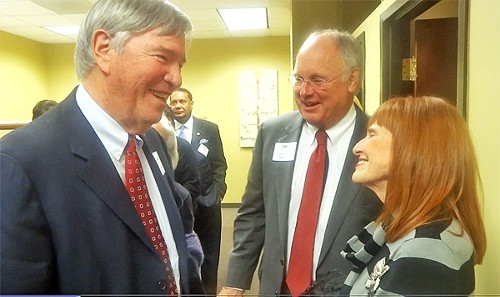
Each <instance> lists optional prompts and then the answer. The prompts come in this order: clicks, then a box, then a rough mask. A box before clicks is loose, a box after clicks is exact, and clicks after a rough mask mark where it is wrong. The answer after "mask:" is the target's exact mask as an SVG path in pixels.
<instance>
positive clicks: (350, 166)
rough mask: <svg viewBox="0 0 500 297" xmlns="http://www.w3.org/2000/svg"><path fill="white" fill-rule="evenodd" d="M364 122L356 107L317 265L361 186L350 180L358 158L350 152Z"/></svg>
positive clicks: (360, 112) (328, 247)
mask: <svg viewBox="0 0 500 297" xmlns="http://www.w3.org/2000/svg"><path fill="white" fill-rule="evenodd" d="M366 123H367V120H366V116H365V114H364V113H363V111H361V110H360V109H358V108H356V123H355V126H354V132H353V135H352V137H351V141H350V143H349V148H348V151H347V152H348V153H347V156H346V160H345V162H344V168H343V169H342V174H341V176H340V180H339V185H338V190H337V193H336V194H335V199H334V200H333V206H332V211H331V213H330V217H329V218H328V225H327V227H326V230H325V238H324V240H323V246H322V248H321V253H320V256H319V262H318V266H319V264H320V263H321V261H323V259H325V257H326V255H327V254H328V250H329V249H330V247H331V245H332V244H333V242H334V240H335V238H336V237H337V234H338V232H339V230H340V227H341V226H342V223H343V222H344V219H345V217H346V215H347V213H348V211H349V208H350V207H351V204H352V203H353V201H354V198H355V196H356V194H357V192H358V191H359V190H360V188H361V186H360V185H358V184H355V183H353V182H352V174H353V173H354V167H355V165H356V162H357V159H358V158H357V157H356V156H355V155H354V154H352V153H351V152H352V148H353V147H354V145H355V144H356V143H358V141H359V140H361V139H362V138H363V137H364V135H365V131H366Z"/></svg>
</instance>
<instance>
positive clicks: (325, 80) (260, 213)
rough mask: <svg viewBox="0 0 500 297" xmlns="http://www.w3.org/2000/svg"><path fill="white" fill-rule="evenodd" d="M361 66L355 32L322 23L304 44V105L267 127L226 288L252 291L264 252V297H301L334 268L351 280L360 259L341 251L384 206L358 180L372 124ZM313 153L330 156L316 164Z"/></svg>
mask: <svg viewBox="0 0 500 297" xmlns="http://www.w3.org/2000/svg"><path fill="white" fill-rule="evenodd" d="M360 72H361V69H360V50H359V48H358V45H357V43H356V40H355V39H354V38H353V37H352V36H351V35H350V34H349V33H347V32H341V31H338V30H335V29H327V30H321V31H316V32H314V33H313V34H311V35H310V36H309V37H308V38H307V39H306V41H305V42H304V44H303V45H302V46H301V48H300V50H299V53H298V55H297V58H296V63H295V68H294V71H293V75H291V76H290V77H289V81H290V83H291V84H292V87H293V91H294V95H295V101H296V103H297V106H298V109H299V110H298V111H295V112H291V113H288V114H284V115H281V116H279V117H276V118H273V119H270V120H268V121H266V122H264V123H263V124H262V125H261V127H260V129H259V134H258V136H257V140H256V143H255V149H254V154H253V160H252V164H251V168H250V172H249V177H248V184H247V186H246V189H245V193H244V195H243V199H242V205H241V207H240V208H239V210H238V215H237V217H236V219H235V223H234V236H233V238H234V245H233V249H232V251H231V254H230V257H229V268H228V274H227V278H226V282H225V287H224V288H223V289H222V291H221V292H220V293H219V295H220V296H223V295H225V296H228V295H234V296H238V295H240V296H241V295H243V293H244V291H245V290H247V289H249V288H250V285H251V281H252V276H253V273H254V271H255V269H256V267H257V264H258V261H259V258H260V257H262V259H261V263H260V266H259V279H260V289H259V295H260V296H268V295H281V294H284V295H292V296H299V295H301V294H303V293H304V292H305V291H307V288H308V287H309V286H310V285H312V284H313V283H315V282H321V280H322V279H324V278H326V276H327V275H328V279H329V280H330V281H331V280H333V281H334V282H336V285H335V286H333V287H334V288H340V287H341V286H342V283H343V282H344V280H345V277H346V276H347V274H348V273H349V271H350V269H351V264H349V263H348V261H345V259H343V258H342V257H341V255H340V251H341V250H342V249H344V248H345V245H346V242H347V240H348V239H349V238H351V237H352V236H353V235H355V234H357V233H358V232H359V231H360V230H361V229H362V228H363V227H364V226H365V225H366V224H367V223H368V222H370V221H371V220H372V219H373V218H374V217H375V216H376V214H377V213H378V210H379V209H380V206H381V204H380V202H379V200H378V199H377V198H376V196H375V195H374V194H373V192H371V191H370V190H369V189H367V188H365V187H362V186H359V185H355V184H353V183H352V180H351V176H352V173H353V172H354V167H355V165H356V163H357V157H355V156H354V154H353V153H352V148H353V146H354V144H355V143H356V142H357V141H358V140H360V139H361V138H363V137H364V136H365V134H366V123H367V117H366V115H365V114H364V113H363V111H362V110H361V109H360V108H358V107H357V106H356V105H355V104H354V103H353V100H354V95H355V94H356V92H357V90H358V85H359V79H360ZM325 132H326V135H325ZM316 134H317V135H323V136H322V137H319V136H316V137H318V138H317V139H318V140H316V139H315V135H316ZM320 139H323V140H321V141H320ZM325 139H326V140H325ZM318 143H320V145H318ZM321 147H322V148H321ZM318 150H319V151H321V150H322V151H323V153H322V154H321V153H317V151H318ZM316 154H318V155H316ZM311 156H312V157H313V158H311ZM315 156H318V157H315ZM310 158H311V159H313V160H320V161H321V162H320V163H315V165H311V166H309V163H310ZM315 158H317V159H315ZM313 160H311V162H313ZM314 162H319V161H314ZM318 164H321V165H318ZM318 166H322V167H321V170H319V171H318V172H316V173H309V171H310V170H311V172H313V170H315V169H314V168H316V169H317V167H318ZM323 168H324V169H323ZM306 176H307V177H306ZM313 193H316V194H315V195H314V194H313ZM310 199H312V200H310ZM311 201H312V202H311ZM314 205H316V207H313V206H314ZM298 218H300V219H298ZM308 236H309V239H307V238H308ZM261 252H262V255H261ZM337 283H338V284H337ZM317 287H318V286H316V288H315V290H317ZM315 292H316V293H317V291H315ZM321 293H324V294H332V293H334V292H321Z"/></svg>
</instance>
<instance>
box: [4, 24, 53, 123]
mask: <svg viewBox="0 0 500 297" xmlns="http://www.w3.org/2000/svg"><path fill="white" fill-rule="evenodd" d="M46 63H47V61H46V60H45V46H44V45H43V44H42V43H38V42H36V41H32V40H29V39H25V38H21V37H18V36H16V35H12V34H9V33H5V32H2V31H0V106H1V108H0V121H29V120H31V116H32V114H31V110H32V108H33V106H34V105H35V103H36V102H38V101H40V100H42V99H46V98H47V96H48V85H47V75H46V73H47V64H46Z"/></svg>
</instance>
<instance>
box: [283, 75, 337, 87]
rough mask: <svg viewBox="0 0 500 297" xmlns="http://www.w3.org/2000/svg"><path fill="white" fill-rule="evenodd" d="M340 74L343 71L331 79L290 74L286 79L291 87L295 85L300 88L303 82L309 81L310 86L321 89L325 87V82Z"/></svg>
mask: <svg viewBox="0 0 500 297" xmlns="http://www.w3.org/2000/svg"><path fill="white" fill-rule="evenodd" d="M342 74H343V73H340V74H339V75H336V76H334V77H333V78H331V79H324V78H313V79H303V78H302V77H297V76H295V75H290V76H289V77H288V81H289V82H290V84H291V85H292V87H295V88H301V87H302V86H303V85H304V83H309V84H310V85H311V87H313V88H315V89H323V88H325V86H326V84H328V83H330V82H332V81H334V80H335V79H337V78H339V77H340V76H341V75H342Z"/></svg>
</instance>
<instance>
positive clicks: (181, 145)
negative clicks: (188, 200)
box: [174, 137, 201, 199]
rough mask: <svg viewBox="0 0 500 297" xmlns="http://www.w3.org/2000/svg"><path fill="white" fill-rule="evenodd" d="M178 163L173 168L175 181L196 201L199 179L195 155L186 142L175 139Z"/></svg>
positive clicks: (198, 193) (199, 187)
mask: <svg viewBox="0 0 500 297" xmlns="http://www.w3.org/2000/svg"><path fill="white" fill-rule="evenodd" d="M177 148H178V151H179V163H178V164H177V167H176V168H175V171H174V172H175V180H176V181H177V182H178V183H180V184H181V185H182V186H184V188H186V190H188V191H189V193H190V194H191V197H192V198H193V199H196V197H198V196H199V195H200V194H201V177H200V170H199V166H198V160H197V158H198V157H197V153H196V151H195V150H194V149H193V147H192V146H191V145H190V144H189V142H187V141H186V140H184V139H182V138H179V137H177Z"/></svg>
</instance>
